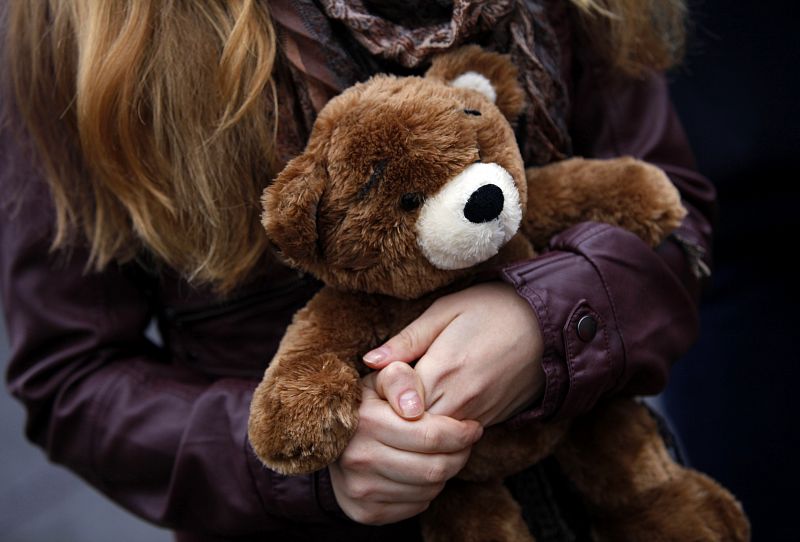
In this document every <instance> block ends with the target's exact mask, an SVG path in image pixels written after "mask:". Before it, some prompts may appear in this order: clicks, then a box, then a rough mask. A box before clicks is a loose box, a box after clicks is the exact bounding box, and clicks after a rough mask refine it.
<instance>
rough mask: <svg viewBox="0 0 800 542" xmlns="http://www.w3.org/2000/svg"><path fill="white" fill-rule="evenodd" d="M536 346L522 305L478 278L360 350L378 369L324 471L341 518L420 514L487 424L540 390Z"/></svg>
mask: <svg viewBox="0 0 800 542" xmlns="http://www.w3.org/2000/svg"><path fill="white" fill-rule="evenodd" d="M542 349H543V346H542V338H541V332H540V330H539V324H538V322H537V320H536V316H535V314H534V312H533V310H532V309H531V308H530V307H529V306H528V303H527V301H525V300H524V299H523V298H521V297H520V296H519V295H518V294H517V293H516V292H515V291H514V289H513V288H512V287H511V286H509V285H507V284H503V283H484V284H479V285H476V286H472V287H470V288H467V289H465V290H463V291H461V292H457V293H455V294H451V295H448V296H445V297H442V298H440V299H438V300H437V301H436V302H435V303H434V304H433V305H431V307H430V308H429V309H428V310H427V311H425V312H424V313H423V314H422V315H421V316H420V317H419V318H417V319H416V320H414V321H413V322H412V323H411V324H409V325H408V326H407V327H406V328H405V329H403V330H402V331H401V332H400V333H399V334H398V335H396V336H394V337H392V338H391V339H390V340H389V341H387V342H386V343H385V344H384V345H382V346H381V347H379V348H377V349H376V350H373V351H371V352H369V353H368V354H366V355H365V356H364V361H365V363H366V364H367V365H369V366H370V367H373V368H375V369H376V370H377V371H376V372H375V373H372V374H370V375H368V376H366V377H365V378H364V379H363V396H362V403H361V407H360V410H359V416H360V418H359V426H358V429H357V431H356V434H355V435H354V437H353V439H352V440H351V441H350V443H349V444H348V446H347V448H346V449H345V451H344V452H343V453H342V455H341V457H340V458H339V459H338V460H337V461H336V462H335V463H334V464H333V465H331V467H330V474H331V481H332V484H333V489H334V493H335V495H336V499H337V501H338V502H339V505H340V507H341V508H342V510H343V511H344V512H345V514H347V515H348V516H349V517H350V518H352V519H354V520H355V521H358V522H360V523H367V524H373V525H380V524H385V523H393V522H396V521H400V520H402V519H406V518H408V517H411V516H413V515H416V514H418V513H420V512H422V511H423V510H425V509H426V508H427V507H428V505H429V504H430V501H431V500H433V498H434V497H436V495H438V494H439V492H440V491H441V490H442V488H443V487H444V483H445V482H446V481H447V480H448V479H449V478H451V477H453V476H455V475H456V474H457V473H458V472H459V471H460V470H461V468H462V467H463V466H464V464H466V462H467V459H468V458H469V453H470V449H471V447H472V445H473V444H474V443H475V442H476V441H477V440H478V439H480V436H481V434H482V430H483V429H482V428H483V427H485V426H489V425H492V424H495V423H498V422H500V421H503V420H505V419H507V418H509V417H510V416H512V415H513V414H514V413H515V412H517V411H519V410H521V409H522V408H524V407H525V406H526V405H529V404H530V403H532V402H533V401H535V400H537V399H538V398H539V397H540V396H541V394H542V391H543V386H544V374H543V372H542V368H541V356H542ZM413 361H417V363H416V365H415V366H414V368H412V367H411V366H410V365H409V363H410V362H413Z"/></svg>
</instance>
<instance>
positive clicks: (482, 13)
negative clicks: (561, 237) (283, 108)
mask: <svg viewBox="0 0 800 542" xmlns="http://www.w3.org/2000/svg"><path fill="white" fill-rule="evenodd" d="M398 4H400V5H399V6H398ZM565 4H566V3H565V2H563V1H559V0H500V1H487V0H452V1H450V0H404V1H403V2H390V1H389V0H318V2H315V1H313V0H273V1H272V2H270V9H271V12H272V16H273V18H274V20H275V21H276V23H277V25H278V29H279V33H280V41H281V46H282V49H283V52H284V55H285V57H286V59H287V60H288V66H287V67H288V71H289V75H290V78H291V80H292V84H293V85H294V90H295V94H296V99H297V100H298V103H297V104H295V111H297V109H299V110H300V112H301V113H302V116H303V123H304V124H305V126H304V131H305V136H306V137H307V135H308V130H309V129H310V126H311V124H312V123H313V121H314V118H315V117H316V113H317V112H318V111H319V110H320V109H321V108H322V106H324V105H325V103H326V102H327V101H328V100H329V99H330V98H332V97H333V96H335V95H336V94H338V93H340V92H341V91H342V90H344V89H345V88H347V87H349V86H351V85H353V84H354V83H356V82H358V81H363V80H365V79H367V78H369V76H371V75H372V74H374V73H378V72H394V73H402V74H407V73H420V72H421V71H423V70H424V68H425V67H426V65H427V64H428V61H429V60H430V58H431V56H433V55H435V54H437V53H441V52H444V51H447V50H449V49H451V48H454V47H457V46H459V45H461V44H463V43H467V42H469V43H479V44H480V45H482V46H483V47H484V48H486V49H489V50H494V51H498V52H501V53H508V54H510V55H511V58H512V60H513V61H514V63H515V64H516V65H517V66H518V68H519V72H520V83H521V84H522V86H523V88H524V90H525V94H526V98H527V105H526V109H525V111H524V113H523V116H522V117H521V118H520V119H519V121H518V123H517V134H518V139H519V142H520V145H521V146H522V155H523V158H524V160H525V163H526V164H529V165H534V164H546V163H548V162H551V161H553V160H557V159H561V158H564V157H566V156H568V155H569V154H570V139H569V135H568V133H567V128H566V115H567V111H568V96H567V90H566V85H565V84H564V81H563V79H562V73H561V69H562V61H561V51H560V46H559V40H558V37H557V35H556V31H555V26H560V27H564V26H565V25H564V24H563V22H564V20H565V18H566V17H567V14H566V8H565V7H564V6H565ZM295 120H297V119H296V116H295ZM297 135H298V136H299V134H297ZM300 137H301V138H302V136H300Z"/></svg>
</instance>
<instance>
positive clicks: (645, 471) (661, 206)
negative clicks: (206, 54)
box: [249, 47, 749, 542]
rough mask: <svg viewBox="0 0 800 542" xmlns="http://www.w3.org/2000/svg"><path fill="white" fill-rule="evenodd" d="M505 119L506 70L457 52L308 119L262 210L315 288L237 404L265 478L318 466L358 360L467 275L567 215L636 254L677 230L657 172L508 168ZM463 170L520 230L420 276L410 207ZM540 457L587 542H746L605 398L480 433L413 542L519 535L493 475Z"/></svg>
mask: <svg viewBox="0 0 800 542" xmlns="http://www.w3.org/2000/svg"><path fill="white" fill-rule="evenodd" d="M467 72H477V73H479V74H480V75H482V76H483V77H484V78H485V79H486V80H487V81H489V82H490V84H491V86H492V88H493V91H494V93H495V96H496V103H492V102H491V101H490V100H489V98H490V97H491V93H485V92H483V91H485V89H483V90H481V89H479V90H478V91H475V90H473V89H470V88H459V87H454V86H451V85H450V84H449V83H451V82H452V81H454V80H458V77H459V76H460V75H462V74H464V73H467ZM472 78H473V79H474V77H472ZM462 81H463V80H462ZM487 95H488V96H489V98H487ZM521 106H522V91H521V89H520V88H519V85H518V84H517V82H516V70H515V69H514V67H513V66H512V65H511V63H510V62H509V61H508V59H507V58H505V57H503V56H500V55H496V54H490V53H486V52H484V51H481V50H480V49H478V48H477V47H467V48H464V49H462V50H460V51H457V52H455V53H450V54H447V55H443V56H441V57H439V58H437V59H436V60H434V63H433V65H432V67H431V69H430V70H429V72H428V73H427V74H426V77H424V78H421V77H404V78H399V77H392V76H376V77H373V78H372V79H370V80H369V81H367V82H366V83H362V84H359V85H356V86H354V87H352V88H351V89H349V90H347V91H345V92H344V93H343V94H341V95H340V96H338V97H337V98H335V99H333V100H331V102H330V103H329V104H328V105H327V106H326V107H325V108H324V109H323V110H322V111H321V112H320V114H319V118H318V119H317V121H316V124H315V126H314V129H313V131H312V134H311V137H310V140H309V143H308V146H307V148H306V150H305V152H304V153H303V154H301V155H300V156H298V157H297V158H295V159H294V160H292V161H291V162H290V163H289V164H288V165H287V166H286V168H285V169H284V171H283V172H281V174H280V175H279V176H278V178H277V179H276V180H275V181H274V182H273V183H272V185H271V186H270V187H269V188H268V189H267V190H266V191H265V194H264V198H263V204H264V216H263V222H264V226H265V228H266V230H267V233H268V236H269V238H270V240H271V242H272V243H273V245H274V246H275V248H276V250H277V251H279V252H280V254H282V256H283V257H284V258H285V259H286V261H287V262H289V263H290V264H291V265H293V266H295V267H297V268H299V269H302V270H304V271H308V272H311V273H313V274H314V275H316V276H317V277H319V278H320V279H321V280H323V281H324V282H325V283H326V286H325V287H324V288H323V289H322V290H321V291H320V292H319V293H318V294H317V295H316V296H315V297H314V298H313V299H312V300H311V301H310V302H309V303H308V305H307V306H306V307H305V308H304V309H302V310H301V311H299V312H298V313H297V314H296V316H295V318H294V322H293V323H292V325H291V326H290V327H289V328H288V329H287V331H286V335H285V337H284V338H283V340H282V342H281V345H280V348H279V350H278V352H277V354H276V355H275V358H274V359H273V360H272V362H271V364H270V366H269V369H268V370H267V372H266V374H265V376H264V380H263V381H262V382H261V384H260V385H259V387H258V388H257V390H256V392H255V395H254V397H253V402H252V406H251V415H250V427H249V436H250V441H251V443H252V445H253V448H254V449H255V451H256V453H257V454H258V456H259V457H260V458H261V460H262V461H263V462H264V463H265V464H266V465H267V466H269V467H270V468H272V469H275V470H277V471H279V472H282V473H288V474H292V473H307V472H312V471H314V470H317V469H319V468H322V467H324V466H325V465H327V464H329V463H331V462H333V461H335V460H336V458H337V457H338V456H339V454H340V453H341V452H342V450H343V449H344V447H345V446H346V445H347V443H348V441H349V439H350V438H351V436H352V435H353V433H354V431H355V430H356V427H357V426H358V405H359V401H360V393H359V376H360V375H362V374H364V373H365V372H366V371H367V369H366V367H365V366H364V365H363V364H362V363H361V356H362V355H363V354H364V353H365V352H367V351H368V350H371V349H372V348H374V347H377V346H379V345H380V344H382V343H383V342H384V341H385V340H386V339H387V338H388V337H390V336H392V335H393V334H395V333H397V332H398V331H400V330H401V329H402V328H403V327H405V326H406V325H407V324H408V323H409V322H411V321H412V320H413V319H414V318H415V317H417V316H418V315H419V314H420V313H421V312H423V311H424V310H425V309H426V308H427V307H428V306H430V304H431V303H432V302H433V300H435V299H436V298H437V297H439V296H441V295H444V294H446V293H448V292H451V291H453V290H456V289H459V288H463V287H464V286H466V285H468V284H469V283H470V281H471V280H473V279H474V277H475V276H476V275H477V274H479V273H480V272H481V271H483V270H487V269H490V268H494V267H496V266H498V265H500V264H503V263H508V262H513V261H517V260H521V259H525V258H530V257H533V256H534V248H533V246H534V245H535V246H542V245H544V244H546V242H547V240H548V239H549V238H550V237H551V236H552V235H553V234H554V233H556V232H558V231H561V230H563V229H565V228H566V227H568V226H569V225H571V224H574V223H577V222H580V221H583V220H599V221H605V222H608V223H611V224H616V225H619V226H622V227H625V228H628V229H630V230H631V231H633V232H635V233H637V234H638V235H639V236H640V237H642V239H644V240H645V241H647V242H648V243H650V244H651V245H655V244H657V243H659V242H660V241H661V240H663V238H664V237H665V236H666V235H667V234H668V233H669V232H670V231H671V230H672V229H674V228H675V227H676V226H677V225H678V224H679V223H680V220H681V219H682V218H683V216H684V214H685V211H684V209H683V208H682V207H681V205H680V198H679V195H678V193H677V191H676V190H675V188H674V187H673V186H672V184H671V183H670V182H669V180H668V179H667V178H666V176H665V175H664V174H663V172H661V171H660V170H658V169H657V168H655V167H652V166H649V165H646V164H644V163H642V162H640V161H637V160H634V159H631V158H622V159H616V160H606V161H603V160H582V159H572V160H566V161H563V162H560V163H557V164H553V165H551V166H547V167H544V168H539V169H531V170H528V171H527V172H526V171H525V170H524V167H523V163H522V159H521V157H520V154H519V151H518V149H517V146H516V144H515V139H514V133H513V130H512V128H511V122H512V121H513V120H514V118H515V116H516V115H517V114H518V113H519V111H520V108H521ZM476 162H481V163H483V164H493V166H491V167H492V168H500V169H502V170H503V171H505V172H506V173H504V174H503V175H506V174H507V176H508V178H509V179H511V182H510V183H509V185H508V186H506V187H505V188H504V189H503V190H504V193H505V194H506V195H508V192H506V191H507V190H512V191H514V192H515V194H516V196H514V197H504V198H500V199H501V200H502V202H503V203H502V204H503V205H504V206H517V207H518V209H519V210H521V211H522V213H523V215H524V216H523V218H522V231H521V232H520V233H517V234H516V235H514V236H513V237H511V239H510V240H508V242H507V243H505V244H504V245H502V246H501V247H500V248H499V250H498V252H497V253H496V254H495V255H494V256H492V257H490V258H488V259H487V260H485V261H483V262H480V263H477V264H476V265H473V266H471V267H468V268H465V269H459V268H457V267H458V266H452V265H442V264H441V262H439V265H435V264H436V262H434V263H431V261H429V259H428V258H427V257H426V255H425V247H424V245H425V242H421V241H420V231H421V226H420V222H419V217H420V214H421V212H422V211H421V209H423V208H425V203H426V202H427V201H429V200H434V199H435V198H436V196H437V195H438V194H440V193H442V191H444V190H445V187H447V186H451V185H449V184H448V183H450V182H451V181H453V180H454V179H456V178H458V177H459V175H460V174H461V173H462V172H464V171H465V170H466V169H467V168H469V167H470V166H471V165H472V164H475V163H476ZM476 171H478V170H476ZM498 171H499V170H498ZM504 178H505V177H504ZM487 179H488V180H486V181H485V182H486V183H489V184H491V182H492V181H491V179H490V178H488V177H487ZM477 184H480V183H477ZM477 184H472V185H470V187H469V188H467V189H464V190H467V192H468V191H469V190H473V189H474V188H475V186H477ZM512 184H513V186H511V185H512ZM475 194H477V191H476V192H475V193H474V194H473V195H475ZM468 196H470V194H468V193H465V194H462V195H461V196H459V197H461V198H462V200H459V201H463V200H465V199H469V198H468ZM496 196H497V194H496V190H495V200H486V201H482V202H481V205H483V209H484V211H485V210H486V209H489V208H492V205H494V206H496V204H497V201H498V200H497V198H496ZM475 197H478V196H477V195H475ZM492 202H494V203H492ZM504 209H506V208H505V207H504ZM482 212H483V211H482ZM465 216H467V213H466V212H465ZM481 216H482V215H481ZM456 218H458V217H456ZM489 218H491V214H490V215H489ZM453 220H455V222H453V221H451V222H450V223H451V224H455V225H456V227H458V228H460V229H463V234H464V235H483V234H482V233H480V232H481V231H483V230H481V229H480V228H481V227H483V225H484V223H483V222H480V221H479V222H480V223H479V224H474V222H475V221H474V220H472V219H470V220H467V219H466V218H464V219H463V220H461V219H458V220H456V219H455V218H454V219H453ZM487 220H488V219H487ZM496 220H499V219H496ZM434 222H436V221H434ZM445 222H446V221H445ZM470 228H472V229H470ZM424 231H425V232H426V233H425V235H431V232H434V233H435V228H434V229H431V228H430V227H429V226H425V227H424ZM476 232H477V233H476ZM445 234H446V232H445V233H443V235H445ZM459 235H460V234H459ZM443 239H446V236H445V237H443ZM426 242H427V241H426ZM532 243H533V244H532ZM440 248H441V250H447V245H446V243H443V244H442V246H441V247H440ZM437 250H438V249H437ZM434 260H435V258H434ZM550 454H555V456H556V458H557V459H558V461H559V462H560V464H561V466H562V467H563V469H564V472H565V473H566V474H567V476H569V477H570V479H571V480H572V481H573V483H574V484H575V486H576V487H577V488H578V489H579V491H581V492H582V494H583V495H584V497H585V499H586V503H587V506H588V508H589V510H590V511H591V513H592V515H593V518H594V519H595V523H594V525H595V536H596V538H597V539H598V540H716V541H722V540H746V539H747V538H748V537H749V530H748V529H749V527H748V524H747V520H746V518H745V517H744V515H743V513H742V511H741V507H740V506H739V504H738V503H737V502H736V500H735V499H734V498H733V497H732V496H731V495H730V494H729V493H728V492H727V491H725V490H724V489H723V488H722V487H720V486H719V485H718V484H716V483H715V482H713V481H712V480H710V479H709V478H707V477H705V476H703V475H701V474H699V473H696V472H694V471H691V470H689V469H685V468H683V467H681V466H680V465H677V464H676V463H675V462H673V461H672V460H671V458H670V457H669V455H668V453H667V452H666V449H665V448H664V444H663V442H662V439H661V437H660V435H659V433H658V430H657V427H656V425H655V423H654V422H653V420H652V419H650V417H649V415H648V414H647V412H646V411H645V410H644V409H643V407H641V406H640V405H638V404H637V403H636V402H634V401H633V400H629V399H616V400H613V401H608V402H605V403H602V404H599V405H598V406H597V407H596V408H595V409H594V410H593V411H592V412H590V413H589V414H587V415H585V416H583V417H581V418H579V419H577V420H574V421H569V420H567V421H561V422H558V423H537V424H532V425H531V426H530V427H528V428H525V429H520V430H516V431H512V430H509V429H508V428H505V427H503V426H496V427H492V428H489V429H487V431H486V432H485V434H484V437H483V438H482V439H481V441H480V442H479V443H477V444H476V446H475V447H474V448H473V453H472V455H471V458H470V461H469V462H468V464H467V465H466V467H465V468H464V470H463V471H462V472H461V474H460V475H459V477H460V479H461V480H459V481H453V482H451V483H449V484H448V487H447V488H446V489H445V491H443V492H442V494H441V495H439V497H437V499H435V501H434V502H433V503H432V505H431V509H430V510H429V511H428V512H427V513H426V515H425V517H424V518H423V534H424V536H425V539H426V540H427V541H429V542H432V541H438V540H443V541H444V540H447V541H450V540H459V541H473V540H474V541H476V542H478V541H486V540H500V541H530V540H533V538H532V536H531V535H530V534H529V533H528V531H527V529H526V528H525V526H524V524H523V522H522V520H521V516H520V512H519V507H518V506H517V505H516V503H514V502H513V499H512V498H511V495H510V494H509V493H508V491H507V490H506V489H505V488H504V487H503V485H502V483H501V480H502V479H503V478H504V477H506V476H508V475H510V474H513V473H515V472H519V471H520V470H522V469H524V468H526V467H527V466H529V465H531V464H533V463H535V462H537V461H539V460H540V459H542V458H543V457H546V456H548V455H550ZM659 537H660V538H659Z"/></svg>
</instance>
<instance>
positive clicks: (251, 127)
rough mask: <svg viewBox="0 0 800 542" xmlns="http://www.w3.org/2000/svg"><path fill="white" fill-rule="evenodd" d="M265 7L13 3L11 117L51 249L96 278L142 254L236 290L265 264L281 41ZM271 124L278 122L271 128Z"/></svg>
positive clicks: (139, 0) (239, 3) (248, 1)
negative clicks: (83, 264) (17, 119)
mask: <svg viewBox="0 0 800 542" xmlns="http://www.w3.org/2000/svg"><path fill="white" fill-rule="evenodd" d="M264 4H265V3H264V2H258V1H255V0H229V1H224V2H208V1H197V2H195V1H191V2H185V1H182V0H136V1H135V2H131V1H129V0H103V1H96V0H71V1H65V0H51V1H50V2H49V3H48V2H44V1H43V2H38V1H36V2H29V1H28V0H20V1H17V2H13V3H12V5H11V8H10V13H9V26H8V28H9V30H8V32H9V34H8V44H9V47H8V50H9V52H10V58H9V59H8V60H9V64H10V67H11V73H12V76H13V83H14V86H15V95H16V102H17V107H18V108H19V110H20V112H21V114H22V116H23V118H24V119H25V121H26V124H27V126H28V128H29V130H30V133H31V134H32V136H33V137H34V139H35V140H36V143H37V146H38V148H39V150H40V152H41V154H42V156H43V157H44V166H45V168H46V173H47V178H48V181H49V183H50V188H51V192H52V196H53V199H54V202H55V209H56V235H55V242H54V246H61V245H63V244H65V243H66V242H67V241H68V240H70V239H71V238H72V237H73V236H72V235H71V234H74V233H76V232H75V230H78V231H82V233H83V234H84V235H85V237H86V239H88V242H89V248H90V266H92V267H94V268H97V269H101V268H103V267H104V266H106V265H107V264H108V263H109V262H110V261H112V260H118V261H127V260H130V259H131V258H133V257H135V256H136V255H137V254H138V253H139V252H140V251H141V249H142V248H143V247H146V248H147V249H149V250H150V251H152V252H153V253H155V255H156V256H157V257H158V258H159V259H160V260H162V261H163V262H166V263H167V264H168V265H170V266H173V267H175V268H176V269H178V270H180V271H181V272H183V273H184V274H185V275H186V276H187V277H188V278H190V279H191V280H195V281H197V282H202V283H209V282H210V283H214V284H215V285H216V286H217V287H219V289H221V290H229V289H230V288H231V287H233V286H234V285H235V284H237V283H238V282H240V281H241V280H242V279H243V278H244V277H245V276H246V275H247V274H248V273H249V272H250V271H251V270H252V269H253V267H254V266H255V264H256V263H257V261H258V260H259V258H260V257H261V256H262V255H263V253H264V251H265V249H266V239H265V237H264V233H263V230H262V228H261V226H260V223H259V219H258V216H259V209H258V202H259V196H260V193H261V190H262V189H263V187H264V185H265V184H266V181H267V180H268V179H269V178H270V176H271V175H272V174H273V173H274V171H273V170H274V167H275V164H274V148H275V144H274V143H275V113H274V112H275V111H276V107H275V105H274V98H275V92H274V87H273V92H271V93H267V92H265V91H264V90H265V88H267V87H272V86H273V85H272V79H271V77H272V70H273V65H274V62H275V49H276V43H275V32H274V29H273V26H272V24H271V22H270V18H269V15H268V13H267V11H266V8H265V7H264ZM270 112H272V114H271V115H270Z"/></svg>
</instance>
